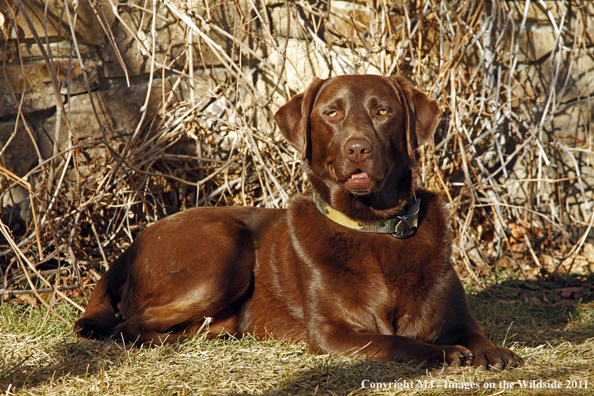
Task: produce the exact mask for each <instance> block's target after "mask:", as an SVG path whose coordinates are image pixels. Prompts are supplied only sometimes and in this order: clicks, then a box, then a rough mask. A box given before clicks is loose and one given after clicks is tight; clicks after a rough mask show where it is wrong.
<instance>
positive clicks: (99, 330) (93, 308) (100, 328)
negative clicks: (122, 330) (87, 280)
mask: <svg viewBox="0 0 594 396" xmlns="http://www.w3.org/2000/svg"><path fill="white" fill-rule="evenodd" d="M108 273H109V272H107V273H106V275H107V274H108ZM106 275H104V276H103V277H101V279H100V280H99V282H97V286H95V290H94V291H93V293H92V294H91V299H90V300H89V304H88V305H87V309H86V310H85V314H84V315H83V317H82V318H80V319H79V320H77V321H76V322H75V323H74V326H73V331H74V332H75V333H76V334H77V335H78V336H79V337H84V338H97V339H101V338H107V337H109V336H110V335H111V332H112V330H113V328H114V327H115V326H116V325H117V324H118V317H117V314H116V310H115V308H114V307H113V305H112V304H111V299H110V296H109V284H110V282H109V276H106Z"/></svg>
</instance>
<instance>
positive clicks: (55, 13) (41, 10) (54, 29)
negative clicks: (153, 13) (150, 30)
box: [0, 0, 119, 45]
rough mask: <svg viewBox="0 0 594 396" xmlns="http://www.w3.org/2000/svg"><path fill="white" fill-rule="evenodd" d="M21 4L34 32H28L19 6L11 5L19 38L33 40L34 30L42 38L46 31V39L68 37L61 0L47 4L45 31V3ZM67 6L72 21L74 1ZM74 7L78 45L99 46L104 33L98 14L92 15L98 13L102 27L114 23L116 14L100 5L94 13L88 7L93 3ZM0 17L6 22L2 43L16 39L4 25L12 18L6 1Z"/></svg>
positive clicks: (81, 2)
mask: <svg viewBox="0 0 594 396" xmlns="http://www.w3.org/2000/svg"><path fill="white" fill-rule="evenodd" d="M112 1H113V3H114V4H118V3H119V0H112ZM23 3H24V4H25V8H26V10H27V13H28V15H29V19H30V20H31V22H32V24H33V28H34V30H31V28H30V26H29V24H28V23H27V21H26V19H25V17H24V15H23V14H22V13H21V12H20V10H19V9H18V7H15V6H14V4H11V8H12V9H13V10H15V11H16V21H15V22H16V26H17V31H18V37H19V38H22V39H33V38H34V35H33V31H35V32H36V33H37V35H38V36H39V37H45V36H46V31H47V36H48V37H52V38H53V37H60V38H61V39H70V38H71V29H70V25H69V23H68V16H67V13H66V10H65V9H64V4H65V2H64V1H63V0H54V1H50V2H49V3H48V7H47V30H46V28H45V27H44V23H43V21H44V15H45V5H46V1H44V0H26V1H23ZM66 4H68V9H69V11H70V18H71V20H72V21H74V7H73V5H72V4H73V2H66ZM77 4H78V14H77V22H76V26H75V27H74V29H75V32H76V38H77V40H78V42H79V44H88V45H99V44H101V43H102V42H103V40H104V39H105V32H104V31H103V28H102V27H101V24H100V23H99V22H98V20H97V15H96V13H95V12H98V13H99V15H100V17H101V19H102V20H103V21H104V24H106V25H108V26H109V25H111V24H112V23H113V21H114V20H115V15H114V14H113V11H112V9H111V7H110V6H101V4H102V3H97V4H98V6H97V9H96V10H93V6H92V5H91V4H92V3H91V1H90V0H79V1H78V2H77ZM0 15H2V18H3V19H4V21H5V23H4V24H3V28H2V29H0V39H1V40H3V41H4V40H5V39H6V38H8V39H15V38H16V37H17V34H15V31H14V29H11V30H8V28H7V26H9V25H8V24H7V23H6V21H9V20H11V19H12V16H11V15H12V14H11V12H10V10H9V7H8V5H7V3H6V2H2V3H0Z"/></svg>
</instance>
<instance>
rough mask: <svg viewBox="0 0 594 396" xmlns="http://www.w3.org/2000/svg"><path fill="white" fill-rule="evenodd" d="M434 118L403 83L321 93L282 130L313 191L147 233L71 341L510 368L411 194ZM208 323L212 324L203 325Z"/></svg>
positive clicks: (512, 363) (511, 358) (288, 113)
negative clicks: (248, 337) (265, 349)
mask: <svg viewBox="0 0 594 396" xmlns="http://www.w3.org/2000/svg"><path fill="white" fill-rule="evenodd" d="M439 117H440V110H439V108H438V106H437V103H436V102H435V101H433V100H430V99H429V98H428V97H427V96H426V95H425V94H424V93H422V92H421V91H419V90H417V89H415V88H413V87H412V86H411V85H410V83H409V82H407V81H406V80H405V79H403V78H401V77H380V76H341V77H333V78H329V79H326V80H316V81H314V82H313V83H312V84H311V86H310V87H309V88H308V89H307V91H305V92H304V93H302V94H299V95H296V96H295V97H293V98H292V99H291V100H290V101H289V102H288V103H287V104H286V105H284V106H283V107H282V108H281V109H280V110H279V111H278V112H277V113H276V115H275V119H276V122H277V124H278V126H279V128H280V130H281V131H282V133H283V135H284V136H285V137H286V139H287V140H288V141H289V142H290V143H292V144H293V145H294V146H295V147H296V148H298V149H299V150H301V152H302V153H303V166H304V167H305V171H306V172H307V175H308V176H309V178H310V180H311V183H312V186H313V189H312V193H310V194H302V195H297V196H296V197H295V198H293V200H292V201H291V203H290V205H289V208H288V209H286V210H282V209H262V208H260V209H258V208H247V207H217V208H202V207H200V208H195V209H190V210H186V211H184V212H181V213H177V214H175V215H172V216H169V217H167V218H165V219H163V220H161V221H159V222H157V223H156V224H154V225H152V226H151V227H149V228H148V229H146V230H145V231H143V232H142V233H140V235H139V236H138V237H137V238H136V240H135V241H134V243H133V244H132V245H131V246H130V247H129V248H128V249H127V250H126V251H125V252H124V253H123V254H122V255H121V256H120V257H119V259H118V260H116V261H115V262H114V263H113V264H112V265H111V267H110V269H109V270H108V271H107V272H106V273H105V275H103V277H102V278H101V280H100V281H99V282H98V283H97V286H96V287H95V290H94V291H93V293H92V294H91V298H90V301H89V304H88V307H87V310H86V312H85V314H84V316H83V317H82V318H81V319H79V320H78V321H77V322H76V323H75V325H74V330H75V332H77V333H78V334H79V335H80V336H82V337H90V338H104V337H110V336H116V337H117V338H123V339H124V340H126V341H130V342H141V343H147V342H148V343H152V344H162V343H171V342H174V341H176V340H178V339H180V338H181V339H183V338H187V337H192V336H194V335H195V334H196V333H198V332H200V330H201V329H203V328H205V326H204V325H205V324H206V323H205V321H206V320H207V319H206V318H211V319H212V321H211V322H210V324H209V326H208V330H209V333H208V334H209V336H216V335H219V334H221V333H226V334H237V335H242V334H246V333H251V334H254V335H256V336H257V337H266V336H267V335H268V334H272V335H273V336H274V337H277V338H284V339H288V340H291V341H305V342H306V343H307V344H308V345H309V346H310V348H311V350H312V351H314V352H318V353H352V354H357V355H363V356H366V357H368V358H371V359H375V360H381V361H392V360H397V361H404V362H413V363H419V364H420V363H426V364H427V365H428V366H432V365H436V364H438V363H440V362H444V361H445V362H446V363H448V364H472V365H474V366H482V367H485V368H488V367H489V366H492V367H498V368H506V367H516V366H519V365H520V364H521V363H522V359H521V358H519V357H518V356H516V355H515V354H514V353H513V352H512V351H510V350H508V349H505V348H501V347H497V346H495V345H494V344H493V343H492V342H491V341H489V340H488V339H487V338H486V337H485V335H484V333H483V332H482V330H481V329H480V327H479V325H478V324H477V322H476V321H475V319H474V318H473V317H472V314H471V313H470V310H469V307H468V303H467V301H466V297H465V294H464V289H463V288H462V285H461V283H460V280H459V279H458V277H457V275H456V273H455V272H454V269H453V268H452V266H451V265H450V246H451V243H452V241H451V236H450V232H449V231H448V224H447V220H448V214H447V212H446V209H445V208H444V202H443V201H442V200H441V199H440V198H439V197H438V195H436V194H434V193H432V192H429V191H427V190H423V189H420V188H418V187H417V185H416V181H415V177H414V174H415V168H416V166H417V164H416V161H415V150H416V149H417V147H418V145H419V144H421V143H422V142H425V141H426V140H427V139H429V138H430V137H431V136H432V134H433V133H434V131H435V128H436V127H437V124H438V121H439ZM209 320H210V319H209Z"/></svg>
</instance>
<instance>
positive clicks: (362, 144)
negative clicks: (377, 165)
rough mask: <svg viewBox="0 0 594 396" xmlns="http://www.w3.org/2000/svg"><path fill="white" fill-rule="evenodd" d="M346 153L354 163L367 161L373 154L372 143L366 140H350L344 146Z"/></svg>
mask: <svg viewBox="0 0 594 396" xmlns="http://www.w3.org/2000/svg"><path fill="white" fill-rule="evenodd" d="M344 152H345V153H346V156H347V158H348V159H350V160H351V161H353V162H360V161H365V160H366V159H367V158H368V157H369V156H370V155H371V153H372V152H373V148H372V146H371V143H369V142H368V141H367V140H365V139H349V140H347V142H346V143H345V145H344Z"/></svg>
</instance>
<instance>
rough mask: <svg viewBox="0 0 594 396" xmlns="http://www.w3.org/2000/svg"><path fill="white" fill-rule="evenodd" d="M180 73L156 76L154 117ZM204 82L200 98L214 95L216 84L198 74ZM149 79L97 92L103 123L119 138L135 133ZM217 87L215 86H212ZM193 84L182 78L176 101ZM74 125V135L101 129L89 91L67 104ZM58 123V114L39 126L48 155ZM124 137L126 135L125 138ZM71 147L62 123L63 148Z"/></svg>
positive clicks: (151, 106) (151, 102)
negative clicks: (162, 76)
mask: <svg viewBox="0 0 594 396" xmlns="http://www.w3.org/2000/svg"><path fill="white" fill-rule="evenodd" d="M177 78H178V77H177V76H169V77H167V78H166V79H165V81H164V82H163V80H162V79H160V78H156V79H154V80H153V84H152V87H151V97H150V100H149V106H148V109H147V112H148V117H146V119H145V121H147V120H150V119H151V116H152V115H154V114H155V112H157V111H159V110H160V106H162V100H163V98H162V93H163V84H165V85H164V88H165V95H166V98H167V97H168V96H169V93H170V92H171V89H172V87H173V85H174V84H175V81H176V80H177ZM195 78H196V79H198V80H201V82H202V84H198V83H196V84H195V95H196V97H197V98H198V99H200V98H205V97H206V98H208V97H210V94H209V91H208V86H209V85H210V84H212V82H211V81H210V80H207V79H206V78H205V77H203V76H195ZM148 86H149V84H148V81H140V82H137V83H135V84H132V85H131V86H130V87H127V86H126V85H125V84H123V83H118V84H108V85H106V86H105V87H104V88H103V89H101V90H100V91H96V92H94V93H93V100H94V101H95V107H96V109H97V112H98V115H99V119H100V120H101V123H102V124H103V125H104V126H105V128H106V129H107V132H109V133H110V136H115V137H114V139H115V140H119V141H124V140H125V139H126V137H127V136H130V135H131V134H132V133H134V131H135V129H136V126H137V125H138V122H140V116H141V108H142V106H143V105H144V103H145V100H146V97H147V92H148ZM210 88H211V89H212V88H213V87H212V86H211V87H210ZM189 98H190V93H189V85H188V84H187V82H186V81H184V82H182V84H180V86H179V87H178V89H177V90H176V91H175V93H174V101H175V102H183V101H186V100H189ZM67 111H68V117H69V123H70V128H71V130H72V133H73V134H74V136H88V135H97V134H100V133H101V129H100V127H99V123H98V121H97V118H96V116H95V113H94V112H93V109H92V106H91V99H90V98H89V95H88V94H86V93H83V94H80V95H76V96H73V97H72V98H71V101H70V103H69V105H68V107H67ZM55 123H56V116H55V115H54V116H52V117H50V118H48V119H46V120H45V121H43V122H42V123H41V124H40V126H39V128H38V135H39V140H40V150H41V153H42V155H43V157H44V158H47V157H49V156H50V155H51V153H52V147H53V136H54V129H55ZM122 138H123V139H122ZM66 147H68V131H67V130H66V127H62V131H61V137H60V143H59V148H60V150H63V149H65V148H66Z"/></svg>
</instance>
